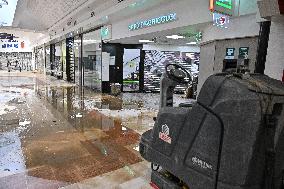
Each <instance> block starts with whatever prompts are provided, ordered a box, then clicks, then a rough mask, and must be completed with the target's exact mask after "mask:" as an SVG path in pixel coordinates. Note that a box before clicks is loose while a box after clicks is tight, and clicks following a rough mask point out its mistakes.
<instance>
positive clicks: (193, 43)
mask: <svg viewBox="0 0 284 189" xmlns="http://www.w3.org/2000/svg"><path fill="white" fill-rule="evenodd" d="M187 44H188V45H196V44H197V42H190V43H187Z"/></svg>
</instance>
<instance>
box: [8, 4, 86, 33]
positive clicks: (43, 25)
mask: <svg viewBox="0 0 284 189" xmlns="http://www.w3.org/2000/svg"><path fill="white" fill-rule="evenodd" d="M87 1H88V0H18V5H17V9H16V12H15V16H14V21H13V27H17V28H23V29H31V30H36V31H46V30H48V29H49V28H50V27H51V26H53V25H54V24H56V23H57V22H58V21H59V20H61V19H63V18H64V17H66V15H68V14H70V13H71V12H72V11H74V10H75V9H76V8H78V7H80V6H82V5H83V4H84V3H86V2H87Z"/></svg>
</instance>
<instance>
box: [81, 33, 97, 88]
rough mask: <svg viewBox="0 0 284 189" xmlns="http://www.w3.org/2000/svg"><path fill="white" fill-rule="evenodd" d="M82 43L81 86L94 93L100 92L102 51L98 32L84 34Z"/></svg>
mask: <svg viewBox="0 0 284 189" xmlns="http://www.w3.org/2000/svg"><path fill="white" fill-rule="evenodd" d="M82 43H83V46H82V50H83V52H82V55H83V57H82V62H83V65H84V69H83V70H84V72H83V78H84V81H83V84H84V86H85V87H88V88H91V89H93V90H96V91H101V88H102V87H101V86H102V80H101V78H102V76H101V74H102V62H101V54H102V50H101V36H100V30H96V31H93V32H90V33H86V34H84V35H83V42H82Z"/></svg>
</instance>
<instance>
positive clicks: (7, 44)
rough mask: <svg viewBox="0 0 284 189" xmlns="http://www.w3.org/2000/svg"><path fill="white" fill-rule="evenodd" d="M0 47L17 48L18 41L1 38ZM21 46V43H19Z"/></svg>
mask: <svg viewBox="0 0 284 189" xmlns="http://www.w3.org/2000/svg"><path fill="white" fill-rule="evenodd" d="M0 47H1V48H2V49H12V48H15V49H18V48H19V41H18V40H1V45H0ZM21 47H23V45H22V44H21Z"/></svg>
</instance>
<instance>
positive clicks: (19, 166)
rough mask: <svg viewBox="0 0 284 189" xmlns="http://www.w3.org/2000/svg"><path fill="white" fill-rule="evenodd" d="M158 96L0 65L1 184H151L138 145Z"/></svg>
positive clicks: (2, 187) (17, 187) (7, 187)
mask: <svg viewBox="0 0 284 189" xmlns="http://www.w3.org/2000/svg"><path fill="white" fill-rule="evenodd" d="M179 100H180V99H179ZM158 103H159V95H158V94H123V95H121V96H118V97H114V96H110V95H102V94H101V93H96V92H94V91H90V90H88V89H83V88H79V87H76V86H74V85H72V84H68V83H65V82H63V81H58V80H56V79H55V78H52V77H45V76H42V75H37V74H32V73H23V74H21V75H20V74H7V73H6V74H5V73H4V74H3V73H1V75H0V105H1V107H0V189H12V188H13V189H25V188H28V189H30V188H44V189H53V188H60V187H64V188H68V189H72V188H80V189H81V188H106V186H108V188H150V187H149V186H148V182H149V174H150V171H149V170H150V169H149V163H147V162H144V161H143V160H142V158H141V157H140V155H139V152H138V151H137V146H138V143H139V138H140V134H142V133H143V132H144V131H146V130H148V129H150V128H151V127H152V126H153V124H154V122H153V117H154V116H156V114H157V110H158V105H159V104H158Z"/></svg>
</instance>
